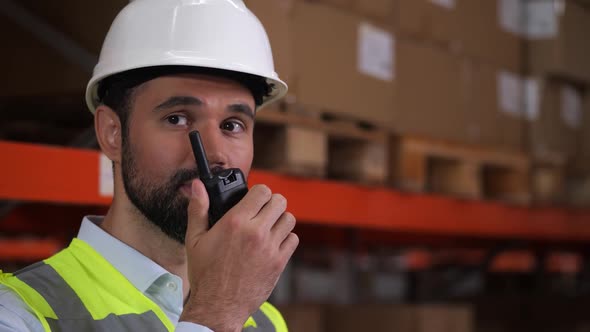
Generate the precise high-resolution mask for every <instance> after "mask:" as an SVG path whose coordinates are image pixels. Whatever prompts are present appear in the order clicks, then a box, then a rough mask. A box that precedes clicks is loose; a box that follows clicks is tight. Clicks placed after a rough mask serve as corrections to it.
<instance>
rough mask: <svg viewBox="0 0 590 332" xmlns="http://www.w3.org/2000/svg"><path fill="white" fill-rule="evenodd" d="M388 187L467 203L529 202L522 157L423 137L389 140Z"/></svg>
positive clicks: (526, 163) (527, 166) (526, 161)
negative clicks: (390, 159) (478, 200)
mask: <svg viewBox="0 0 590 332" xmlns="http://www.w3.org/2000/svg"><path fill="white" fill-rule="evenodd" d="M390 149H391V156H392V163H391V164H392V171H391V183H392V185H394V186H395V187H397V188H400V189H402V190H408V191H413V192H437V193H443V194H449V195H453V196H458V197H462V198H470V199H493V200H504V201H509V202H514V203H520V204H526V203H529V202H530V200H531V194H530V186H529V180H528V178H529V169H530V162H529V158H527V157H526V156H525V155H524V154H522V153H515V152H506V151H498V150H495V149H490V148H484V147H478V146H470V145H466V144H457V143H450V142H445V141H440V140H433V139H427V138H422V137H412V136H403V137H394V138H392V141H391V145H390Z"/></svg>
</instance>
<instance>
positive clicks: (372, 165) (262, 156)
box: [254, 103, 389, 184]
mask: <svg viewBox="0 0 590 332" xmlns="http://www.w3.org/2000/svg"><path fill="white" fill-rule="evenodd" d="M256 119H257V120H256V129H255V130H254V146H255V157H254V167H258V168H262V169H270V170H273V171H277V172H282V173H287V174H292V175H299V176H311V177H321V178H330V179H339V180H349V181H354V182H360V183H365V184H385V183H386V182H387V178H388V169H389V167H388V161H389V158H388V156H387V153H388V148H387V144H388V135H387V132H385V131H383V130H380V129H377V128H374V127H372V126H369V125H367V124H365V123H362V122H359V121H356V120H353V119H347V118H342V117H339V116H334V115H330V114H329V113H326V112H323V111H320V110H317V109H312V108H310V107H303V106H300V105H296V104H287V103H283V104H279V105H278V106H276V107H273V108H268V109H264V110H262V111H260V113H258V114H257V115H256Z"/></svg>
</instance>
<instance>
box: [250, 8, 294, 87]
mask: <svg viewBox="0 0 590 332" xmlns="http://www.w3.org/2000/svg"><path fill="white" fill-rule="evenodd" d="M293 5H294V4H293V0H247V1H246V6H247V7H248V8H249V9H250V10H251V11H252V12H253V13H254V15H256V17H258V19H259V20H260V22H261V23H262V25H263V26H264V28H265V30H266V33H267V35H268V39H269V41H270V45H271V48H272V54H273V60H274V64H275V71H276V72H277V73H278V74H279V77H280V78H281V80H283V81H285V82H286V83H287V85H290V84H291V80H292V77H293V65H292V63H293V58H292V56H293V49H292V37H291V20H292V17H291V16H292V9H293Z"/></svg>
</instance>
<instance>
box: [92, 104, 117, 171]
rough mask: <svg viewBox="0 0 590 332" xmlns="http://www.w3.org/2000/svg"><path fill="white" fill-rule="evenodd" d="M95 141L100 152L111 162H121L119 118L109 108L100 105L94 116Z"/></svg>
mask: <svg viewBox="0 0 590 332" xmlns="http://www.w3.org/2000/svg"><path fill="white" fill-rule="evenodd" d="M94 130H95V132H96V140H97V141H98V144H99V145H100V149H101V150H102V152H103V153H104V154H105V155H106V156H107V157H108V158H109V159H110V160H111V161H113V162H120V161H121V151H122V145H121V144H122V138H121V135H122V128H121V121H120V119H119V116H118V115H117V114H116V113H115V111H113V110H112V109H111V108H110V107H108V106H105V105H100V106H98V107H97V108H96V112H95V114H94Z"/></svg>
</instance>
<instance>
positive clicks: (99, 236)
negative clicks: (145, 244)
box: [78, 216, 170, 293]
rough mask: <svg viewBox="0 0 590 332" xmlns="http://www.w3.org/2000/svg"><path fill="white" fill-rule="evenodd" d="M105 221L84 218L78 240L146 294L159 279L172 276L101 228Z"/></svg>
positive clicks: (98, 217) (93, 217) (101, 218)
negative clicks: (168, 275) (163, 276)
mask: <svg viewBox="0 0 590 332" xmlns="http://www.w3.org/2000/svg"><path fill="white" fill-rule="evenodd" d="M103 219H104V218H103V217H100V216H86V217H84V219H83V220H82V226H81V227H80V231H79V232H78V239H80V240H82V241H84V242H86V243H88V244H89V245H90V246H91V247H92V248H93V249H94V250H95V251H96V252H98V253H99V254H100V255H102V256H103V257H104V259H106V260H107V261H108V262H109V263H111V265H113V267H114V268H115V269H117V270H118V271H119V272H120V273H121V274H122V275H123V276H125V278H127V280H129V282H131V284H133V286H135V287H136V288H137V289H138V290H139V291H141V292H142V293H145V292H146V290H147V289H148V288H149V287H150V286H151V285H152V284H153V283H154V282H155V281H156V280H157V279H158V278H160V277H161V276H162V275H165V274H170V272H168V271H166V269H164V268H163V267H161V266H160V265H158V264H157V263H156V262H154V261H152V260H151V259H149V258H147V257H146V256H144V255H143V254H141V253H140V252H139V251H137V250H135V249H133V248H131V247H130V246H128V245H127V244H125V243H123V242H121V241H120V240H119V239H117V238H115V237H113V236H112V235H110V234H109V233H107V232H105V231H104V230H103V229H102V228H100V227H99V225H100V223H102V221H103Z"/></svg>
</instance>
